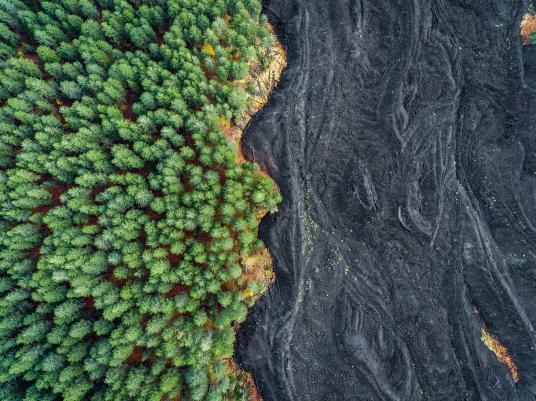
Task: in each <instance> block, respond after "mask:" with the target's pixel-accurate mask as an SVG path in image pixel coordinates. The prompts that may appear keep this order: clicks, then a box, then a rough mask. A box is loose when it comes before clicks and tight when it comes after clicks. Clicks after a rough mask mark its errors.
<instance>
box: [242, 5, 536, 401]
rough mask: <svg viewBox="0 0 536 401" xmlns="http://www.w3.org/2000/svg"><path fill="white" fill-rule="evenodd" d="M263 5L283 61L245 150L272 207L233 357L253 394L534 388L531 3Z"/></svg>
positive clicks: (414, 394)
mask: <svg viewBox="0 0 536 401" xmlns="http://www.w3.org/2000/svg"><path fill="white" fill-rule="evenodd" d="M265 9H266V13H267V14H268V15H269V17H270V20H271V21H272V23H273V24H274V26H275V28H276V31H277V34H278V37H279V39H280V41H281V42H282V44H283V45H284V46H285V48H286V49H287V52H288V67H287V69H286V70H285V72H284V73H283V76H282V78H281V82H280V83H279V86H278V88H277V89H276V90H275V91H274V92H273V94H272V96H271V99H270V101H269V103H268V104H267V106H266V107H265V108H264V109H263V110H262V111H261V112H260V113H259V114H258V115H257V116H256V118H255V119H254V120H253V121H252V123H251V124H250V126H249V127H248V130H247V133H246V137H245V143H244V150H245V152H246V154H247V155H248V156H249V158H251V159H254V160H256V161H258V162H259V163H261V164H263V165H264V166H265V167H266V169H267V170H268V172H269V173H270V175H271V176H272V177H273V178H274V179H275V181H276V182H277V184H278V185H279V187H280V189H281V193H282V195H283V199H284V201H283V203H282V205H281V206H280V208H279V212H278V213H277V214H275V215H272V216H270V217H268V218H267V219H266V220H265V221H264V222H263V224H262V226H261V237H262V238H263V240H264V241H265V243H266V244H267V245H268V247H269V249H270V251H271V254H272V256H273V259H274V268H275V271H276V276H277V280H276V282H275V284H274V285H273V286H272V287H271V289H270V290H269V291H268V292H267V293H266V294H265V295H264V296H263V298H261V300H259V302H258V303H257V305H256V307H255V308H254V309H253V311H252V312H251V313H250V315H249V317H248V320H247V323H246V324H244V325H243V326H242V330H241V333H240V338H239V342H238V347H237V351H236V353H237V358H238V360H239V361H240V363H241V365H242V366H243V367H244V368H246V369H247V370H249V371H250V372H251V373H252V374H253V377H254V378H255V381H256V383H257V386H258V388H259V392H260V394H261V396H262V397H263V399H264V401H331V400H337V401H350V400H351V401H380V400H381V401H391V400H392V401H421V400H431V401H432V400H433V401H462V400H463V401H480V400H482V401H483V400H487V401H517V400H519V401H529V400H536V331H535V326H536V48H535V47H531V46H526V47H523V46H522V45H521V40H520V37H519V26H520V22H521V19H522V17H523V15H524V14H525V13H526V11H527V3H526V2H525V1H521V0H485V1H484V0H478V1H477V0H433V1H430V0H405V1H402V0H330V1H325V0H271V1H269V2H268V3H266V4H265ZM484 333H489V334H488V336H490V337H491V338H493V339H495V340H496V343H497V344H499V345H500V344H502V347H503V350H504V349H506V350H507V359H508V358H509V361H510V365H513V366H508V363H505V361H504V360H503V361H502V362H501V361H500V360H499V358H498V357H497V355H496V354H495V353H494V352H492V350H491V349H490V347H488V346H487V345H486V343H485V341H483V338H484V337H485V335H484ZM516 369H517V370H516Z"/></svg>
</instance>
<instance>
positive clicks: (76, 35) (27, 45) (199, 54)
mask: <svg viewBox="0 0 536 401" xmlns="http://www.w3.org/2000/svg"><path fill="white" fill-rule="evenodd" d="M0 37H1V40H0V64H1V67H0V87H1V89H0V97H1V99H0V102H1V105H0V107H1V109H0V338H1V339H2V341H1V342H0V355H2V358H0V400H3V401H55V400H63V401H82V400H88V401H121V400H137V401H143V400H148V401H149V400H150V401H171V400H175V401H179V400H185V401H190V400H191V401H200V400H207V401H223V400H247V399H248V389H247V387H246V386H245V385H244V380H245V379H244V377H243V376H242V375H241V374H240V373H239V372H236V371H233V369H231V367H230V363H229V358H231V357H232V354H233V349H234V348H233V347H234V341H235V327H236V326H237V324H239V323H241V322H242V321H243V320H244V319H245V316H246V313H247V308H248V307H249V306H251V305H252V304H253V302H254V300H255V298H256V297H257V296H258V294H259V293H260V291H261V290H262V284H261V283H259V282H258V281H256V280H253V279H251V278H249V277H248V276H247V275H246V274H245V272H244V263H243V261H244V259H245V258H247V257H248V256H249V255H252V254H254V253H255V252H257V251H258V250H259V249H261V248H263V244H262V242H261V241H260V240H259V239H258V235H257V231H258V224H259V221H258V220H259V219H258V212H259V210H268V211H275V210H276V208H277V205H278V203H279V201H280V195H279V193H278V191H277V188H276V187H275V185H274V184H273V182H272V181H271V180H270V179H269V178H268V177H267V176H265V175H263V174H262V173H261V171H260V168H259V166H258V165H257V164H255V163H252V162H238V161H237V157H236V153H237V149H236V146H235V145H234V144H233V143H232V141H230V140H228V138H227V137H226V135H225V132H224V127H226V126H228V125H229V124H231V123H232V121H234V120H235V119H237V118H238V117H239V116H240V115H241V114H242V113H243V112H244V109H245V108H246V106H247V102H248V98H249V96H250V93H252V92H253V91H254V90H255V88H253V87H252V85H250V84H248V79H247V78H248V76H249V75H250V72H251V69H252V68H254V66H258V65H261V66H262V64H263V63H265V62H266V60H263V55H264V51H265V49H266V48H267V47H269V46H271V45H272V44H273V42H274V37H273V35H272V33H271V32H270V30H269V29H268V25H267V21H266V18H265V17H264V16H262V15H261V5H260V2H259V1H258V0H53V1H38V0H0Z"/></svg>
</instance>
